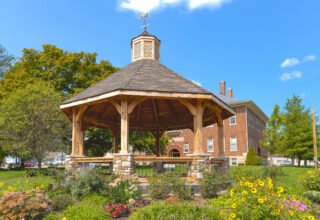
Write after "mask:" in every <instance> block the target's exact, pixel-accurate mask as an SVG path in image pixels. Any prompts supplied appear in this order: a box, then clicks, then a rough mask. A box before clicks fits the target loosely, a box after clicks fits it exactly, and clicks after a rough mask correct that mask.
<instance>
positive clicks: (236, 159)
mask: <svg viewBox="0 0 320 220" xmlns="http://www.w3.org/2000/svg"><path fill="white" fill-rule="evenodd" d="M233 161H235V162H236V164H232V162H233ZM230 163H231V164H230V165H231V166H238V158H236V157H233V158H231V160H230Z"/></svg>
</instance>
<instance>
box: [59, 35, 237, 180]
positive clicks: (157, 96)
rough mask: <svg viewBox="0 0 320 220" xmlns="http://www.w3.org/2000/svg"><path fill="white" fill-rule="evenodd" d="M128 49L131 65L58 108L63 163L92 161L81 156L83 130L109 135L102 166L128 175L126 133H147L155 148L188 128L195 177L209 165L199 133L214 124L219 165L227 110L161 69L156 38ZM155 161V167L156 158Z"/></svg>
mask: <svg viewBox="0 0 320 220" xmlns="http://www.w3.org/2000/svg"><path fill="white" fill-rule="evenodd" d="M131 48H132V63H130V64H129V65H127V66H126V67H124V68H122V69H120V70H119V71H117V72H116V73H113V74H111V75H110V76H109V77H107V78H106V79H104V80H102V81H100V82H98V83H96V84H95V85H92V86H91V87H89V88H87V89H85V90H84V91H82V92H80V93H79V94H77V95H75V96H74V97H72V98H71V99H69V100H66V101H65V102H63V103H62V105H61V106H60V108H61V110H62V111H63V112H64V113H65V114H66V116H67V117H68V118H69V119H70V120H71V121H72V125H73V132H72V154H71V156H70V158H69V163H70V164H73V167H77V166H75V164H78V162H79V161H81V160H82V161H87V162H90V161H92V160H90V158H88V157H85V156H84V154H83V152H84V148H85V146H84V136H85V129H86V128H87V127H98V128H104V129H109V130H110V131H111V132H112V133H113V136H114V143H113V145H114V148H113V156H112V157H111V158H109V159H108V160H109V162H111V163H112V164H113V172H116V173H121V174H131V173H133V172H134V167H135V157H134V155H133V153H132V152H131V151H130V149H129V132H130V131H152V132H153V133H154V134H155V137H156V140H157V144H156V145H157V146H158V147H159V146H160V141H159V139H160V137H161V135H162V134H163V132H166V131H170V130H178V129H186V128H189V129H192V130H193V132H194V134H195V138H194V151H193V152H192V153H191V154H190V157H189V159H190V160H191V161H192V164H193V165H194V166H192V169H191V175H196V176H199V172H200V167H201V166H200V164H202V165H203V164H204V161H207V160H209V159H210V158H209V156H208V155H206V154H204V146H203V142H202V129H201V128H202V127H203V126H209V125H212V124H215V123H217V124H218V127H219V129H218V132H219V140H218V145H219V152H220V153H219V157H220V159H223V158H224V152H223V151H224V150H223V120H224V119H226V118H228V117H230V116H232V115H234V111H233V109H231V107H229V106H228V105H227V104H226V103H224V102H223V101H222V100H220V99H219V98H218V97H216V96H215V95H214V94H213V93H211V92H210V91H208V90H206V89H203V88H202V87H200V86H198V85H197V84H195V83H193V82H192V81H190V80H187V79H185V78H183V77H182V76H181V75H178V74H177V73H175V72H174V71H172V70H170V69H169V68H167V67H166V66H164V65H162V64H161V63H160V40H159V39H158V38H157V37H155V36H153V35H151V34H149V33H148V32H143V33H141V34H140V35H138V36H137V37H135V38H133V39H132V40H131ZM119 139H120V149H118V146H119V141H118V140H119ZM157 157H158V159H157V161H161V155H160V152H159V153H158V154H157ZM79 158H80V159H79ZM152 158H154V157H150V159H152ZM95 159H97V158H95ZM100 159H101V161H103V159H102V158H100ZM105 160H107V159H105Z"/></svg>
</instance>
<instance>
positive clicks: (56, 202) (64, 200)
mask: <svg viewBox="0 0 320 220" xmlns="http://www.w3.org/2000/svg"><path fill="white" fill-rule="evenodd" d="M51 202H52V203H51V208H52V210H53V211H62V210H64V209H66V208H68V206H70V205H72V204H73V203H74V200H73V198H72V196H71V195H69V194H62V195H57V196H55V197H53V198H52V199H51Z"/></svg>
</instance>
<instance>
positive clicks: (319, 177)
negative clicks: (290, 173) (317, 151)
mask: <svg viewBox="0 0 320 220" xmlns="http://www.w3.org/2000/svg"><path fill="white" fill-rule="evenodd" d="M302 184H303V185H304V187H305V188H306V189H308V190H315V191H320V169H317V170H312V171H311V170H310V171H308V173H307V175H306V176H304V177H302Z"/></svg>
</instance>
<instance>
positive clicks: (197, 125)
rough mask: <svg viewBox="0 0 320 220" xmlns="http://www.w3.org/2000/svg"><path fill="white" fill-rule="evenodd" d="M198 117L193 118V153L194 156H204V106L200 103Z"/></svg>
mask: <svg viewBox="0 0 320 220" xmlns="http://www.w3.org/2000/svg"><path fill="white" fill-rule="evenodd" d="M196 110H197V111H196V115H195V116H193V124H194V144H193V148H194V150H193V153H194V154H203V153H204V152H203V146H202V125H203V124H202V123H203V122H202V115H203V106H202V104H201V103H200V102H198V103H197V105H196Z"/></svg>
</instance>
